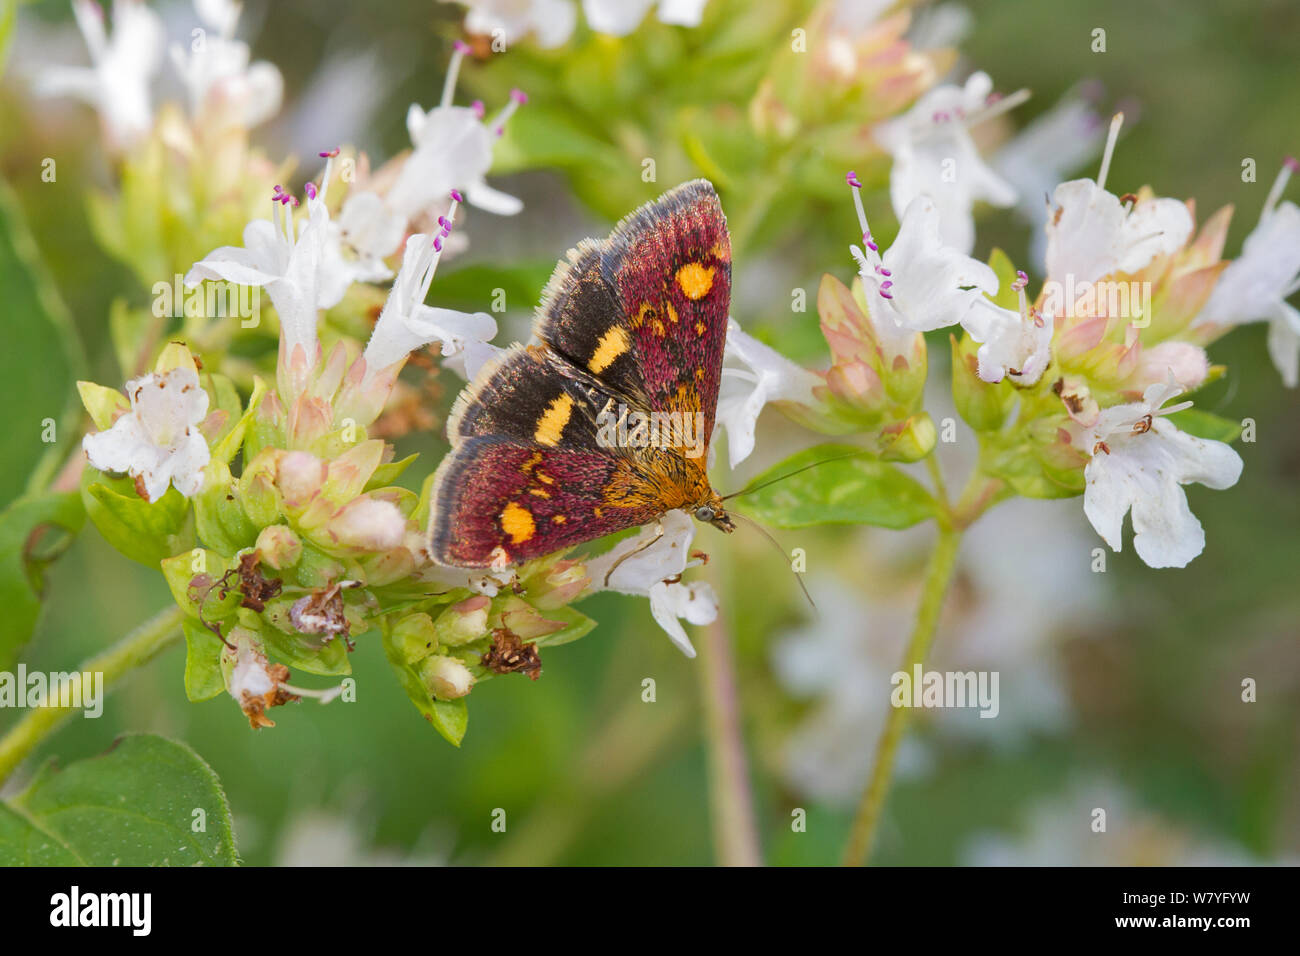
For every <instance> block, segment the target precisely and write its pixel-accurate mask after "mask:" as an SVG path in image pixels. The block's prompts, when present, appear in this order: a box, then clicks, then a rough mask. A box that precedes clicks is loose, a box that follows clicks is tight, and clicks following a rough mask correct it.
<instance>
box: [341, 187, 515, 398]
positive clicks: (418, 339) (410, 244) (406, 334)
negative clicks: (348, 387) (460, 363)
mask: <svg viewBox="0 0 1300 956" xmlns="http://www.w3.org/2000/svg"><path fill="white" fill-rule="evenodd" d="M452 215H455V200H454V199H453V201H452ZM444 223H445V225H444V227H443V231H442V232H440V233H438V234H437V235H434V236H422V235H414V236H411V237H410V238H409V239H407V240H406V251H405V253H404V254H403V256H402V268H401V269H400V270H399V271H398V273H397V279H396V280H395V281H394V282H393V287H392V289H391V290H390V291H389V293H388V301H387V302H386V303H384V308H383V311H381V312H380V313H379V320H378V321H377V322H376V323H375V331H374V333H373V334H372V335H371V336H370V341H369V342H368V343H366V348H365V351H364V352H363V353H362V358H364V359H365V361H366V372H365V380H364V381H365V383H369V382H370V381H372V380H373V379H374V377H375V376H376V375H377V374H379V373H380V372H382V371H384V370H386V369H389V368H391V367H392V366H394V365H397V364H398V363H401V362H404V361H405V360H406V357H407V356H408V355H410V354H411V353H412V352H413V351H415V350H416V349H418V348H421V347H423V346H425V345H428V344H429V343H430V342H441V343H442V354H443V355H444V356H447V357H450V356H454V355H459V354H460V353H461V352H463V351H464V349H465V347H466V346H467V345H468V344H469V343H470V342H486V341H487V340H488V339H490V338H492V337H493V336H494V335H496V332H497V324H496V322H495V321H494V320H493V319H492V316H490V315H488V314H487V313H486V312H476V313H474V314H472V315H471V314H470V313H467V312H457V311H456V310H454V309H435V308H432V307H430V306H427V305H425V304H424V300H425V297H426V296H427V295H428V294H429V286H430V285H431V284H432V283H433V275H434V272H435V271H436V270H437V268H438V259H439V258H440V257H441V255H442V244H443V242H444V241H445V240H446V238H447V236H448V235H449V234H450V232H451V221H450V219H449V218H444ZM362 387H363V388H365V384H363V385H362Z"/></svg>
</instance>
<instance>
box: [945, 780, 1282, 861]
mask: <svg viewBox="0 0 1300 956" xmlns="http://www.w3.org/2000/svg"><path fill="white" fill-rule="evenodd" d="M1097 810H1104V811H1105V813H1106V817H1105V821H1106V829H1105V830H1104V831H1102V832H1098V831H1096V830H1094V829H1093V826H1094V822H1095V821H1096V820H1097V819H1098V817H1097V816H1096V811H1097ZM1019 830H1020V832H1019V833H1017V834H1014V835H1010V834H994V833H981V834H977V835H976V836H975V837H974V838H973V839H972V840H971V842H970V844H969V845H968V846H967V847H966V850H965V852H964V854H963V859H962V863H963V865H965V866H1030V867H1033V866H1248V865H1253V864H1257V863H1258V862H1260V861H1258V860H1254V859H1252V858H1251V857H1250V856H1249V855H1248V854H1246V853H1245V852H1244V851H1243V850H1242V849H1241V848H1239V847H1237V846H1233V845H1231V844H1228V843H1225V842H1222V841H1220V840H1218V839H1213V838H1206V837H1204V836H1201V835H1198V834H1195V833H1192V832H1190V831H1187V830H1184V829H1182V828H1180V827H1178V826H1175V825H1174V824H1172V823H1170V822H1168V821H1167V820H1164V819H1162V818H1161V817H1160V816H1159V815H1157V814H1155V813H1152V812H1151V811H1149V810H1146V809H1143V808H1142V807H1140V806H1138V805H1137V802H1136V801H1135V800H1134V798H1133V795H1132V793H1130V792H1129V791H1128V790H1126V789H1125V788H1124V787H1122V786H1121V785H1119V784H1117V783H1116V782H1114V781H1112V780H1105V779H1102V780H1097V781H1084V780H1080V779H1077V778H1076V779H1074V780H1072V781H1071V782H1070V783H1069V785H1068V788H1067V790H1066V791H1065V792H1064V793H1062V794H1060V795H1058V796H1055V797H1051V798H1048V799H1046V800H1041V801H1039V802H1037V803H1035V804H1034V805H1033V806H1031V807H1030V808H1029V810H1028V812H1027V813H1026V814H1025V820H1024V822H1023V825H1022V826H1021V827H1020V828H1019Z"/></svg>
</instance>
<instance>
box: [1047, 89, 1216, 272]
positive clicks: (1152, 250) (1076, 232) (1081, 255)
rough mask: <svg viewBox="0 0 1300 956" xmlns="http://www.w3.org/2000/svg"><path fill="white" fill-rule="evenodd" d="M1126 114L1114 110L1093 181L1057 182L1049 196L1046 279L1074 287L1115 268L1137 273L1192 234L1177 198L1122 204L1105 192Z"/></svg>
mask: <svg viewBox="0 0 1300 956" xmlns="http://www.w3.org/2000/svg"><path fill="white" fill-rule="evenodd" d="M1123 121H1124V114H1123V113H1117V114H1115V117H1114V119H1112V120H1111V124H1110V134H1109V136H1108V137H1107V139H1106V149H1105V152H1104V153H1103V155H1102V160H1101V172H1100V173H1098V175H1097V181H1096V182H1093V181H1092V180H1091V179H1075V180H1071V181H1070V182H1068V183H1061V185H1059V186H1057V187H1056V191H1055V192H1054V193H1053V194H1052V208H1051V210H1050V211H1049V212H1050V215H1049V219H1048V223H1047V277H1048V278H1049V279H1051V280H1053V281H1056V282H1067V281H1068V280H1069V279H1071V278H1072V279H1073V282H1074V283H1075V284H1076V285H1078V284H1082V283H1087V282H1095V281H1096V280H1098V279H1100V278H1102V277H1103V276H1108V275H1110V274H1112V273H1115V272H1137V271H1138V270H1139V269H1142V268H1143V267H1145V266H1146V265H1148V264H1149V263H1150V262H1151V260H1152V259H1154V258H1155V257H1156V256H1158V255H1170V254H1172V253H1174V252H1177V251H1178V250H1179V249H1181V248H1182V246H1183V244H1184V243H1186V242H1187V239H1188V237H1189V236H1190V235H1191V234H1192V229H1193V227H1194V223H1193V222H1192V214H1191V212H1189V211H1188V209H1187V206H1186V204H1185V203H1182V202H1180V201H1178V200H1177V199H1142V200H1138V201H1137V202H1134V203H1133V205H1132V208H1125V204H1124V203H1122V202H1121V201H1120V199H1119V197H1118V196H1116V195H1114V194H1113V193H1108V192H1106V189H1105V186H1106V173H1107V172H1108V171H1109V169H1110V160H1111V156H1112V155H1113V154H1114V151H1115V141H1116V140H1117V139H1118V137H1119V128H1120V125H1121V124H1122V123H1123Z"/></svg>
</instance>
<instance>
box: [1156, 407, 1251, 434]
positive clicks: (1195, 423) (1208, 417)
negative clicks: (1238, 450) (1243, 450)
mask: <svg viewBox="0 0 1300 956" xmlns="http://www.w3.org/2000/svg"><path fill="white" fill-rule="evenodd" d="M1169 420H1170V421H1171V422H1173V423H1174V424H1175V425H1177V426H1178V427H1179V428H1180V429H1181V430H1182V431H1185V432H1187V434H1189V435H1195V436H1196V437H1197V438H1209V439H1212V440H1213V441H1222V442H1233V441H1236V440H1237V439H1238V438H1239V437H1241V423H1240V422H1234V421H1233V420H1232V419H1230V418H1224V417H1223V416H1221V415H1215V414H1214V413H1213V412H1204V411H1201V410H1200V409H1199V408H1188V409H1184V410H1183V411H1181V412H1175V413H1174V414H1172V415H1170V416H1169Z"/></svg>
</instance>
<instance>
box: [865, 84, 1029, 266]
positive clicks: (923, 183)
mask: <svg viewBox="0 0 1300 956" xmlns="http://www.w3.org/2000/svg"><path fill="white" fill-rule="evenodd" d="M1020 101H1021V95H1020V94H1017V95H1016V96H1014V97H1007V98H1006V99H1004V100H999V99H998V98H997V97H996V96H995V95H994V93H993V81H992V80H991V79H990V78H989V76H988V74H987V73H974V74H972V75H971V76H970V78H969V79H967V80H966V84H965V85H964V86H953V85H945V86H937V87H935V88H934V89H932V90H930V91H929V92H928V93H926V94H925V95H924V96H922V97H921V98H920V99H919V100H918V101H917V102H916V104H915V105H914V106H913V107H912V108H911V109H910V110H908V111H907V112H906V113H904V114H903V115H902V116H899V117H897V118H895V119H891V120H887V121H885V122H883V123H880V124H879V125H877V126H876V127H875V129H874V131H873V135H874V137H875V139H876V142H878V143H879V144H880V145H881V146H882V147H883V148H884V149H885V150H887V151H888V152H889V153H890V155H892V156H893V159H894V165H893V168H892V169H891V170H890V173H889V198H890V201H891V202H892V204H893V207H894V215H896V216H898V218H899V219H900V220H901V219H902V218H903V217H904V214H905V213H906V212H907V210H908V209H909V207H911V205H912V203H913V201H914V200H915V199H916V198H917V197H919V196H929V197H930V198H931V199H932V200H933V201H934V203H935V205H936V207H937V208H938V210H939V231H940V234H941V235H942V237H943V244H944V245H945V246H951V247H952V248H954V249H956V250H957V251H958V252H961V253H966V254H969V253H970V251H971V250H972V249H973V248H974V247H975V220H974V218H973V216H972V212H971V210H972V209H973V207H974V205H975V202H976V200H981V199H982V200H984V201H986V202H989V203H992V204H993V205H995V206H1010V205H1011V204H1012V203H1014V202H1015V201H1016V191H1015V190H1014V189H1013V188H1012V187H1011V185H1010V184H1008V183H1007V182H1005V181H1004V180H1003V179H1002V178H1001V177H1000V176H998V175H997V174H996V173H995V172H994V171H993V170H992V169H991V168H990V167H989V166H988V165H987V164H985V162H984V161H983V160H982V159H981V158H980V155H979V151H978V150H977V149H976V148H975V141H974V140H973V139H971V135H970V127H971V126H972V125H974V124H975V123H978V122H982V121H983V120H985V119H987V118H989V117H990V116H992V115H994V114H995V113H1000V112H1003V111H1004V110H1006V109H1010V108H1011V107H1012V106H1013V105H1015V104H1016V103H1018V102H1020Z"/></svg>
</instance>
